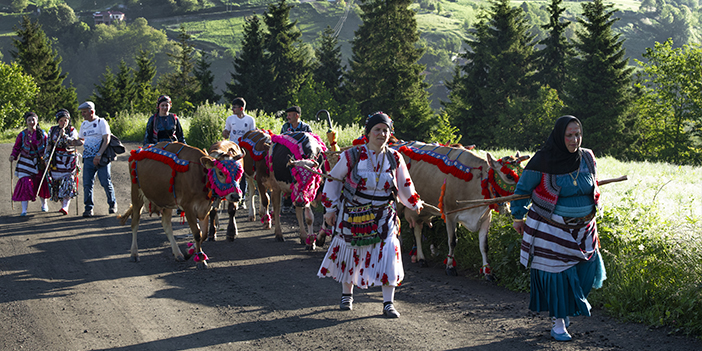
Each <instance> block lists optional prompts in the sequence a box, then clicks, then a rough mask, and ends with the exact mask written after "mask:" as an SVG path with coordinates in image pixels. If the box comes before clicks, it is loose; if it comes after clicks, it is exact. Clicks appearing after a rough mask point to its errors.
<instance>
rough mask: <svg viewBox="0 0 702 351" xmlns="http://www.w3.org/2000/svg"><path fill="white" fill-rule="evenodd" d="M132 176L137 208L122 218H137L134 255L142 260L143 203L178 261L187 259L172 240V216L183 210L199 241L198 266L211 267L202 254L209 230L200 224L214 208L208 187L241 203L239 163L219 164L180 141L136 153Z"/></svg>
mask: <svg viewBox="0 0 702 351" xmlns="http://www.w3.org/2000/svg"><path fill="white" fill-rule="evenodd" d="M129 166H130V169H131V178H132V204H131V205H130V206H129V209H128V210H127V212H125V213H124V214H123V215H122V216H120V221H121V223H122V224H125V223H126V221H127V219H128V218H129V217H130V216H131V217H132V247H131V257H132V260H133V261H134V262H138V261H139V252H138V247H137V230H138V228H139V220H140V217H141V209H142V207H143V206H144V205H147V208H148V210H149V212H150V213H160V214H161V224H162V225H163V229H164V230H165V232H166V235H167V236H168V241H169V242H170V244H171V250H172V251H173V255H174V256H175V257H176V260H178V261H183V260H185V257H184V256H183V253H182V252H181V251H180V249H179V248H178V245H177V243H176V241H175V239H174V238H173V229H172V227H171V215H172V212H173V210H174V209H176V208H181V209H182V210H183V211H184V213H185V218H186V219H187V221H188V224H189V225H190V231H191V232H192V233H193V238H194V242H195V245H194V246H195V247H194V250H193V251H194V252H193V253H194V254H195V261H196V262H197V263H198V268H206V267H207V255H205V253H204V252H202V241H203V240H204V239H205V238H207V226H204V227H203V228H202V235H201V234H200V226H199V225H198V221H200V222H201V223H205V220H206V218H207V215H208V214H209V213H210V210H211V208H212V199H211V198H210V197H209V194H208V193H209V190H208V188H210V189H212V190H213V191H219V192H220V193H221V194H224V193H226V192H227V191H229V190H231V189H232V188H233V190H234V191H230V192H229V193H228V194H226V196H225V197H226V199H227V200H229V201H231V202H236V201H239V199H240V197H241V195H240V194H241V190H239V184H238V182H237V179H234V178H235V174H236V173H239V174H240V173H241V170H240V168H239V172H237V167H239V163H238V162H226V161H225V162H220V161H217V160H215V159H213V158H212V157H210V156H208V155H207V154H206V153H205V152H204V151H202V150H200V149H198V148H195V147H192V146H188V145H185V144H181V143H169V142H161V143H158V144H156V145H153V146H151V147H149V148H146V149H142V148H139V149H138V150H132V152H131V156H130V157H129ZM232 173H234V174H232ZM227 187H230V189H227Z"/></svg>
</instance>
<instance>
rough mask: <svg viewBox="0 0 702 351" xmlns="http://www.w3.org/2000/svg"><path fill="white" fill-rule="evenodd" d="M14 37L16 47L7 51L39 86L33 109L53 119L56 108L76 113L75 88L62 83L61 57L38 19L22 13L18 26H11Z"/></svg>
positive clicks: (46, 118)
mask: <svg viewBox="0 0 702 351" xmlns="http://www.w3.org/2000/svg"><path fill="white" fill-rule="evenodd" d="M15 32H16V33H17V37H18V39H15V38H13V39H12V43H13V45H14V46H15V48H17V51H11V52H10V53H11V54H12V57H13V58H14V59H15V60H16V62H17V63H18V64H19V65H20V66H22V69H24V72H26V73H27V74H29V75H30V76H32V77H33V78H34V81H35V82H36V84H37V86H39V89H40V91H39V94H38V96H37V98H36V102H35V104H34V106H33V109H34V110H35V111H36V112H37V114H39V116H40V117H43V118H44V119H45V120H50V121H53V116H54V114H55V113H56V111H58V110H59V109H62V108H65V109H67V110H68V111H69V112H70V113H71V115H73V114H77V112H76V108H77V107H78V102H77V97H76V91H75V89H74V88H73V86H72V85H71V87H68V88H67V87H65V86H63V81H64V80H65V79H66V76H67V74H62V73H61V67H60V65H61V61H62V58H61V56H59V55H58V54H57V53H56V51H54V50H53V49H52V48H51V43H50V42H49V39H48V38H47V37H46V34H45V33H44V31H43V30H42V29H41V25H40V24H39V23H38V22H32V21H31V20H30V19H29V17H27V16H23V17H22V21H21V22H20V27H19V28H17V27H15Z"/></svg>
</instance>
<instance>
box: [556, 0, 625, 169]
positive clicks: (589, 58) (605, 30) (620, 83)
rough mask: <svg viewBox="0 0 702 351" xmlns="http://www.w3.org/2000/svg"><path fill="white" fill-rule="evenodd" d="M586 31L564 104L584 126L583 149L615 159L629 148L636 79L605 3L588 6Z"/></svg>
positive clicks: (578, 46)
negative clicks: (628, 130)
mask: <svg viewBox="0 0 702 351" xmlns="http://www.w3.org/2000/svg"><path fill="white" fill-rule="evenodd" d="M582 7H583V17H582V18H579V19H578V22H579V23H580V24H582V26H583V28H584V29H583V30H581V31H578V32H577V33H576V37H577V40H576V41H575V48H576V50H577V53H578V57H577V58H574V59H573V63H572V67H573V70H572V72H573V82H572V84H570V89H568V92H567V94H566V96H565V97H564V100H565V102H566V105H567V111H569V113H570V114H572V115H574V116H576V117H578V118H579V119H580V121H581V122H582V123H583V135H584V137H583V146H585V147H589V148H591V149H592V150H593V151H595V152H596V153H598V154H602V153H609V154H612V155H616V154H617V153H619V152H620V151H621V150H622V149H623V148H624V147H625V146H626V140H627V138H626V136H625V135H624V129H625V126H626V125H627V123H628V121H627V114H628V112H629V110H630V108H631V105H632V103H633V96H632V91H631V75H632V70H633V68H631V67H629V66H628V59H627V58H626V57H625V50H624V49H623V48H622V44H623V43H624V41H623V40H620V34H615V33H614V32H613V31H612V26H613V25H614V23H615V22H616V21H617V20H618V19H617V18H612V15H613V14H614V12H615V11H616V10H613V9H612V7H613V5H605V4H604V3H603V1H602V0H593V1H592V2H588V3H583V4H582Z"/></svg>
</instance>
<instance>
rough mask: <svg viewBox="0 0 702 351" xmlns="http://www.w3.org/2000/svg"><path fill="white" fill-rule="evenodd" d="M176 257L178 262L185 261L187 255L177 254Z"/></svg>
mask: <svg viewBox="0 0 702 351" xmlns="http://www.w3.org/2000/svg"><path fill="white" fill-rule="evenodd" d="M175 259H176V261H178V262H184V261H185V257H184V256H176V257H175Z"/></svg>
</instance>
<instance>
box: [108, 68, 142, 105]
mask: <svg viewBox="0 0 702 351" xmlns="http://www.w3.org/2000/svg"><path fill="white" fill-rule="evenodd" d="M115 79H116V82H117V92H118V94H119V100H118V104H117V110H116V111H114V113H115V114H116V113H117V112H121V111H125V110H130V109H131V108H132V101H133V100H134V98H135V97H136V92H137V86H136V83H135V81H134V70H133V69H132V68H131V67H129V66H127V63H126V62H124V60H121V61H120V62H119V73H117V76H116V77H115ZM112 115H113V116H114V114H112Z"/></svg>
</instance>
